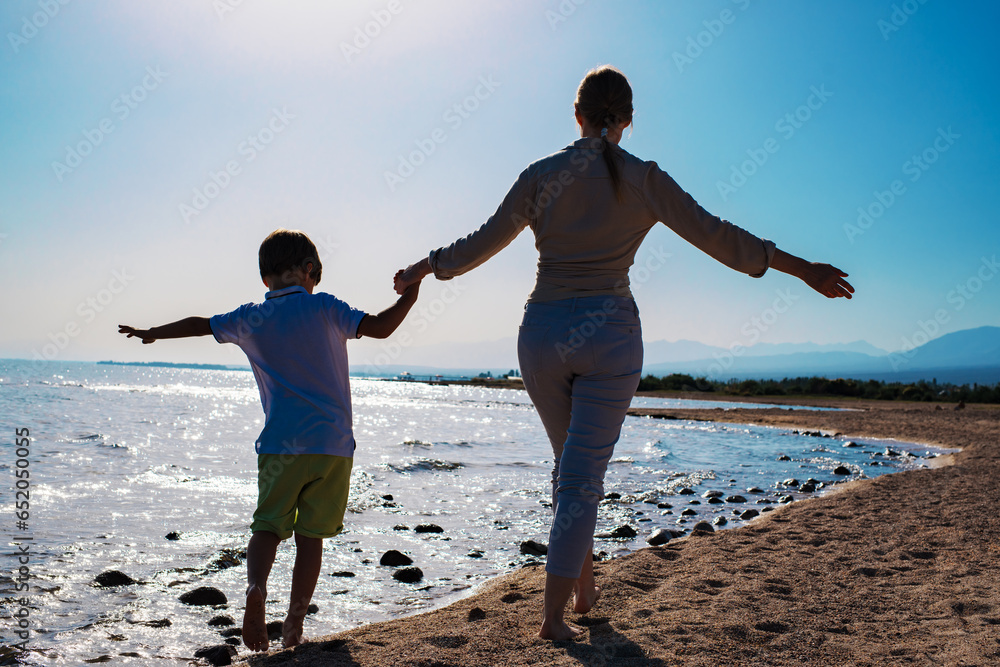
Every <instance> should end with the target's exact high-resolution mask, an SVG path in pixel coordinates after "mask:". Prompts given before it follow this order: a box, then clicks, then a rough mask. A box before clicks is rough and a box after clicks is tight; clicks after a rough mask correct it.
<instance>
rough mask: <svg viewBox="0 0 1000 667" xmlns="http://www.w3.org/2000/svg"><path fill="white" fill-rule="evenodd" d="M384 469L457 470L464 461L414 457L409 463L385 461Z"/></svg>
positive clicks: (418, 470) (394, 470) (414, 470)
mask: <svg viewBox="0 0 1000 667" xmlns="http://www.w3.org/2000/svg"><path fill="white" fill-rule="evenodd" d="M384 467H385V469H386V470H391V471H392V472H398V473H404V474H405V473H411V472H420V471H423V470H444V471H451V470H458V469H459V468H464V467H465V464H464V463H457V462H455V461H442V460H440V459H423V458H421V459H416V460H414V461H411V462H409V463H398V464H397V463H386V464H385V466H384Z"/></svg>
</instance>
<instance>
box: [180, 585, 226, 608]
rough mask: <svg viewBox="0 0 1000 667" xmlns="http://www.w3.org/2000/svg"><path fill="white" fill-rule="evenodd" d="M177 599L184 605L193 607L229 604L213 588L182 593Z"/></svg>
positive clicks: (202, 587) (203, 587)
mask: <svg viewBox="0 0 1000 667" xmlns="http://www.w3.org/2000/svg"><path fill="white" fill-rule="evenodd" d="M178 599H179V600H180V601H181V602H183V603H184V604H187V605H191V606H195V607H202V606H215V605H220V604H226V603H227V602H229V600H227V599H226V594H225V593H223V592H222V591H220V590H219V589H218V588H215V587H213V586H201V587H199V588H196V589H194V590H193V591H188V592H187V593H184V594H183V595H181V596H180V598H178Z"/></svg>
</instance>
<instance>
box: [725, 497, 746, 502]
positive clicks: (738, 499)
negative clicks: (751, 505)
mask: <svg viewBox="0 0 1000 667" xmlns="http://www.w3.org/2000/svg"><path fill="white" fill-rule="evenodd" d="M746 501H747V499H746V498H744V497H743V496H729V497H728V498H726V502H727V503H745V502H746Z"/></svg>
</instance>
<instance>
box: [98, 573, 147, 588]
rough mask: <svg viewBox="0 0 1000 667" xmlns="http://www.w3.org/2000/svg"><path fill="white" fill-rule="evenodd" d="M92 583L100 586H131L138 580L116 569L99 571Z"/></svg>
mask: <svg viewBox="0 0 1000 667" xmlns="http://www.w3.org/2000/svg"><path fill="white" fill-rule="evenodd" d="M94 583H95V584H96V585H97V586H100V587H101V588H114V587H116V586H132V585H134V584H137V583H139V582H137V581H136V580H135V579H133V578H132V577H130V576H128V575H127V574H125V573H124V572H119V571H118V570H108V571H107V572H101V573H100V574H99V575H97V576H96V577H94Z"/></svg>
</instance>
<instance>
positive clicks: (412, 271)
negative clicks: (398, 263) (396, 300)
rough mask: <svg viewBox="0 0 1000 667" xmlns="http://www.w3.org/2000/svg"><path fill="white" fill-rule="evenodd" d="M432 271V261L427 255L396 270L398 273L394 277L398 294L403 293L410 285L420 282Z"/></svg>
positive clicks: (394, 284)
mask: <svg viewBox="0 0 1000 667" xmlns="http://www.w3.org/2000/svg"><path fill="white" fill-rule="evenodd" d="M430 272H431V265H430V262H428V261H427V258H426V257H424V258H423V259H422V260H420V261H419V262H417V263H415V264H410V265H409V266H408V267H406V268H405V269H400V270H399V271H396V275H395V276H393V278H392V282H393V287H394V288H395V290H396V294H402V293H403V292H405V291H406V289H407V288H408V287H409V286H410V285H413V284H414V283H419V282H420V281H421V280H423V279H424V278H425V277H426V276H427V274H429V273H430Z"/></svg>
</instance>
